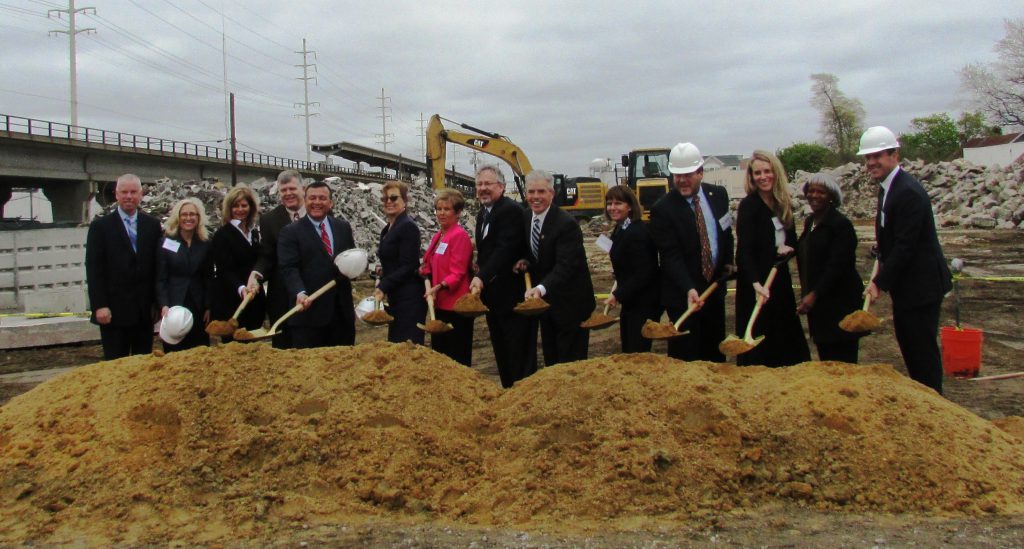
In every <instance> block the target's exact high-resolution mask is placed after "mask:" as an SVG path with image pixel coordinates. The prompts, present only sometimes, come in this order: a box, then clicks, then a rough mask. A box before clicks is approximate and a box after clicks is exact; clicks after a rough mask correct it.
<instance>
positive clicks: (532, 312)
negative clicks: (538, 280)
mask: <svg viewBox="0 0 1024 549" xmlns="http://www.w3.org/2000/svg"><path fill="white" fill-rule="evenodd" d="M523 276H524V277H526V291H527V292H529V291H530V290H531V289H533V283H532V282H531V281H530V272H529V271H523ZM550 308H551V304H550V303H548V302H547V301H544V300H543V299H542V298H539V297H531V298H530V299H527V300H525V301H523V302H521V303H520V304H519V305H516V306H515V307H513V308H512V310H513V311H515V312H517V313H519V314H521V315H524V316H537V315H539V314H543V313H544V311H547V310H548V309H550Z"/></svg>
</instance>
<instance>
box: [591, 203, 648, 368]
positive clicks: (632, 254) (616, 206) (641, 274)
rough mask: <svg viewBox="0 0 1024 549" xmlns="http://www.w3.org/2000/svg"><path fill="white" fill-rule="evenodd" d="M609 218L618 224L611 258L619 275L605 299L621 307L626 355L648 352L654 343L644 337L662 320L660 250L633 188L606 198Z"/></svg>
mask: <svg viewBox="0 0 1024 549" xmlns="http://www.w3.org/2000/svg"><path fill="white" fill-rule="evenodd" d="M604 204H605V217H607V218H608V219H610V220H612V221H614V222H615V229H614V230H613V231H612V247H611V249H610V250H609V251H608V256H609V258H611V261H612V271H613V272H614V274H615V291H614V292H612V293H611V295H610V296H608V299H606V300H605V303H606V304H609V305H611V306H613V307H614V306H616V305H621V306H622V313H620V314H619V336H620V338H621V339H622V352H623V353H647V352H650V350H651V343H652V342H651V340H650V339H647V338H645V337H643V336H642V335H640V330H641V329H642V328H643V326H644V323H645V322H647V320H648V319H650V320H653V321H655V322H657V321H658V320H659V319H660V318H661V311H662V308H661V303H660V293H659V291H658V290H659V287H660V284H659V278H658V248H657V247H656V246H655V245H654V239H653V238H651V233H650V232H648V230H647V225H645V224H644V222H643V221H641V220H640V214H641V209H640V203H639V202H638V201H637V199H636V195H634V194H633V191H632V190H630V188H629V187H626V186H624V185H616V186H614V187H611V188H610V189H608V192H607V193H606V194H605V195H604Z"/></svg>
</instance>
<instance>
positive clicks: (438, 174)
mask: <svg viewBox="0 0 1024 549" xmlns="http://www.w3.org/2000/svg"><path fill="white" fill-rule="evenodd" d="M459 126H460V127H462V128H463V129H466V130H469V131H472V132H476V133H464V132H459V131H451V130H446V129H445V128H444V125H443V124H442V123H441V117H440V116H438V115H436V114H435V115H434V116H431V117H430V124H428V125H427V164H429V165H430V179H431V182H432V184H433V187H434V188H435V189H443V188H444V186H445V165H444V163H445V149H446V145H447V144H448V143H456V144H459V145H462V146H463V147H468V148H470V149H473V150H475V151H480V152H482V153H485V154H489V155H491V156H496V157H498V158H500V159H501V160H503V161H504V162H505V163H506V164H508V165H509V167H511V168H512V172H513V173H514V174H515V183H516V188H517V189H518V190H519V196H520V197H521V199H522V200H524V201H525V200H526V190H525V188H524V187H523V179H524V177H525V175H526V174H528V173H530V172H531V171H533V167H532V166H531V165H530V160H529V159H528V158H527V157H526V153H524V152H523V150H522V149H520V148H519V147H518V146H517V145H516V144H515V143H512V142H511V141H509V139H508V138H507V137H505V136H503V135H499V134H497V133H493V132H487V131H483V130H480V129H477V128H474V127H472V126H469V125H466V124H459Z"/></svg>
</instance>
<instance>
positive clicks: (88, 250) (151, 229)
mask: <svg viewBox="0 0 1024 549" xmlns="http://www.w3.org/2000/svg"><path fill="white" fill-rule="evenodd" d="M136 227H137V238H136V247H137V248H138V252H136V251H133V250H132V245H131V241H129V240H128V228H127V227H125V224H124V221H122V220H121V215H120V213H119V212H118V210H116V209H115V210H114V211H113V212H111V213H110V214H107V215H104V216H102V217H99V218H97V219H96V220H94V221H93V222H92V223H91V224H90V225H89V233H88V235H87V236H86V243H85V276H86V281H87V283H88V285H89V307H90V309H91V310H92V316H91V319H92V322H93V323H96V310H97V309H101V308H103V307H109V308H110V314H111V319H110V325H111V326H122V327H124V326H134V325H136V324H138V323H140V322H152V321H153V305H154V292H155V289H156V254H157V249H158V248H159V246H160V234H161V230H160V222H159V221H157V219H156V218H155V217H153V216H150V215H147V214H145V213H143V212H142V211H141V210H138V219H137V221H136Z"/></svg>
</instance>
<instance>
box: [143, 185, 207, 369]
mask: <svg viewBox="0 0 1024 549" xmlns="http://www.w3.org/2000/svg"><path fill="white" fill-rule="evenodd" d="M165 226H166V227H165V229H164V238H163V240H162V241H161V243H160V250H159V253H158V254H157V280H156V296H157V302H158V303H159V304H160V315H161V316H167V311H168V309H169V308H170V307H173V306H175V305H181V306H184V307H185V308H186V309H188V310H189V311H190V312H191V313H192V329H191V330H189V332H188V334H187V335H186V336H185V337H184V338H183V339H182V340H181V341H180V342H178V343H175V344H171V343H167V342H166V341H165V342H164V352H168V353H169V352H172V351H182V350H185V349H191V348H192V347H199V346H201V345H209V344H210V336H209V335H208V334H207V333H206V324H207V323H208V322H210V298H211V294H212V292H211V291H210V286H211V283H212V281H213V262H212V261H211V257H210V256H211V255H212V254H211V253H210V240H209V237H208V236H207V232H206V210H205V209H204V208H203V205H202V203H201V202H199V200H197V199H195V198H185V199H182V200H180V201H179V202H178V203H177V204H175V205H174V207H173V208H172V209H171V214H170V216H169V217H168V218H167V222H166V223H165Z"/></svg>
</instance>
